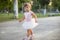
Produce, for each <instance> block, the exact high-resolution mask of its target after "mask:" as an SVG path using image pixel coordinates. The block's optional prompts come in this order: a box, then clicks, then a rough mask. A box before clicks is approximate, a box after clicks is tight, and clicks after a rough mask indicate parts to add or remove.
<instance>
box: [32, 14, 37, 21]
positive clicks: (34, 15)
mask: <svg viewBox="0 0 60 40" xmlns="http://www.w3.org/2000/svg"><path fill="white" fill-rule="evenodd" d="M32 16H33V17H34V18H35V21H36V22H37V16H36V14H35V13H32Z"/></svg>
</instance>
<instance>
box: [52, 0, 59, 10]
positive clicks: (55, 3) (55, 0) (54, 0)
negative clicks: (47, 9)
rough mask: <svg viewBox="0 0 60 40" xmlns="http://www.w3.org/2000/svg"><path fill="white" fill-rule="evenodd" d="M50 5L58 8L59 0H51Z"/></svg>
mask: <svg viewBox="0 0 60 40" xmlns="http://www.w3.org/2000/svg"><path fill="white" fill-rule="evenodd" d="M52 6H53V7H54V8H55V9H56V8H58V9H59V10H60V0H52Z"/></svg>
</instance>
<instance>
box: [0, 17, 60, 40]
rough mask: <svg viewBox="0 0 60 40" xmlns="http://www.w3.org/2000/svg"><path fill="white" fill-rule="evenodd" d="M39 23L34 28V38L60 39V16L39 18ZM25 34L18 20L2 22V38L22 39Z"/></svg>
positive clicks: (0, 37) (0, 38)
mask: <svg viewBox="0 0 60 40" xmlns="http://www.w3.org/2000/svg"><path fill="white" fill-rule="evenodd" d="M38 23H39V25H38V26H37V27H35V28H34V29H33V31H34V40H60V16H58V17H48V18H38ZM25 34H26V30H24V29H23V27H22V23H19V22H18V20H14V21H8V22H2V23H0V40H22V39H23V38H24V37H25V36H26V35H25Z"/></svg>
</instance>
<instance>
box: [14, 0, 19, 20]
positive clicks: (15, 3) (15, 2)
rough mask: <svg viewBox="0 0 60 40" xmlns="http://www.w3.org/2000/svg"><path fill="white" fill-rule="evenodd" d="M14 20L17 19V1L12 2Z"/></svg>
mask: <svg viewBox="0 0 60 40" xmlns="http://www.w3.org/2000/svg"><path fill="white" fill-rule="evenodd" d="M14 14H15V15H14V18H16V19H17V18H18V0H14Z"/></svg>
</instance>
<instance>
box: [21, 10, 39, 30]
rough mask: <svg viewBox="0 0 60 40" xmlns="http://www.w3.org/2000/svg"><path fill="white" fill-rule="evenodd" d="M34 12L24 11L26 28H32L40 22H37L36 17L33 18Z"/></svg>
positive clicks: (24, 25) (24, 26)
mask: <svg viewBox="0 0 60 40" xmlns="http://www.w3.org/2000/svg"><path fill="white" fill-rule="evenodd" d="M32 13H33V12H32V11H30V12H25V13H24V16H25V20H24V23H23V25H22V26H23V28H24V29H32V28H34V27H36V26H37V25H38V23H36V22H35V19H34V18H32V15H31V14H32Z"/></svg>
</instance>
